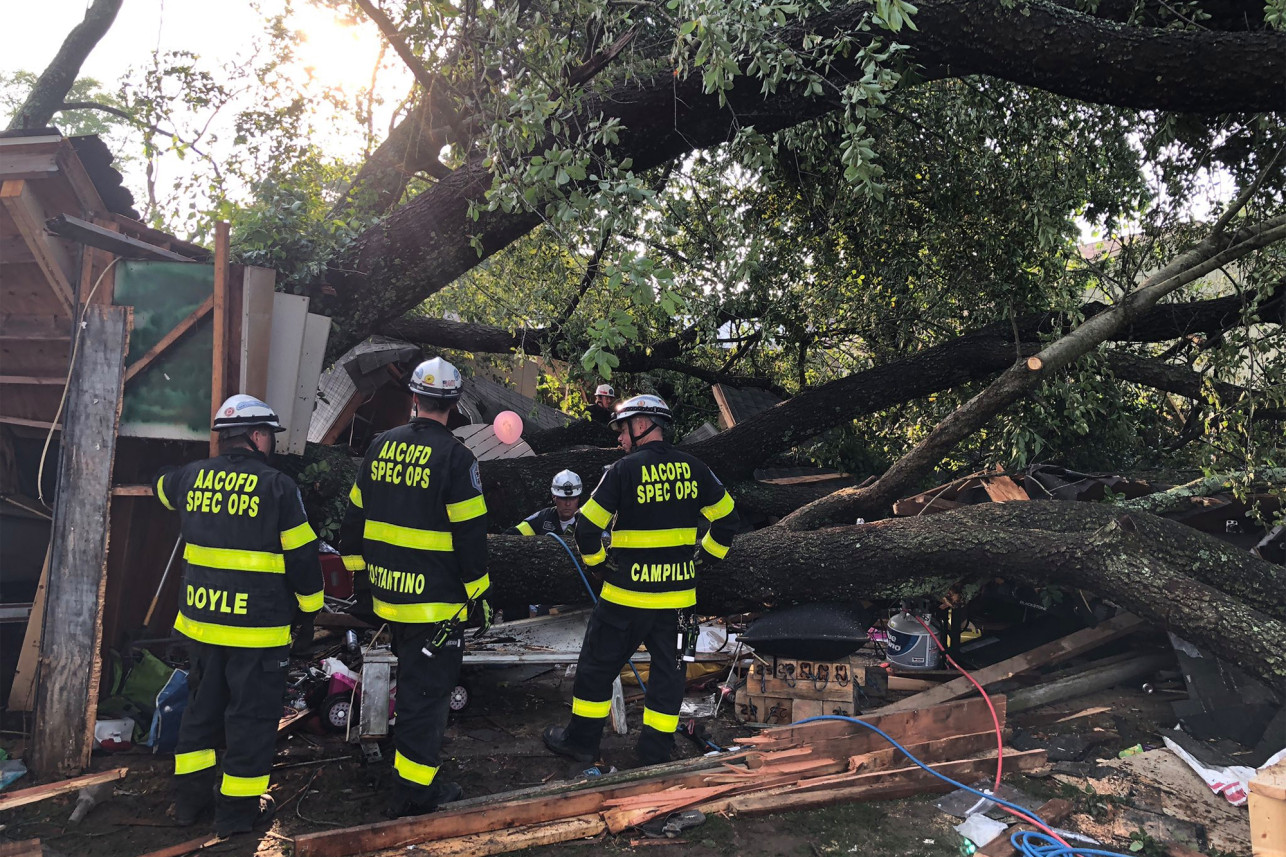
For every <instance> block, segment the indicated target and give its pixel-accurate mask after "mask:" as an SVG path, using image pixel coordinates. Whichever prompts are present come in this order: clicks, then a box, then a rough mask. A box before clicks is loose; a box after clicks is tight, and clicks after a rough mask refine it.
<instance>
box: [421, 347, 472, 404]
mask: <svg viewBox="0 0 1286 857" xmlns="http://www.w3.org/2000/svg"><path fill="white" fill-rule="evenodd" d="M407 386H408V387H410V388H411V392H412V393H415V394H416V395H417V396H427V397H428V398H430V399H443V400H444V401H448V402H453V401H455V400H456V399H458V398H460V389H461V388H462V387H463V386H464V380H463V379H462V378H461V377H460V370H459V369H457V368H455V367H454V366H452V365H451V364H450V363H448V362H447V361H445V360H443V359H442V358H441V357H434V358H433V359H432V360H425V361H424V362H423V363H421V364H420V365H419V366H416V367H415V371H414V372H412V373H411V380H410V381H408V382H407Z"/></svg>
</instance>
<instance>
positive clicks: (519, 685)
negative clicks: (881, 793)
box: [0, 668, 1249, 857]
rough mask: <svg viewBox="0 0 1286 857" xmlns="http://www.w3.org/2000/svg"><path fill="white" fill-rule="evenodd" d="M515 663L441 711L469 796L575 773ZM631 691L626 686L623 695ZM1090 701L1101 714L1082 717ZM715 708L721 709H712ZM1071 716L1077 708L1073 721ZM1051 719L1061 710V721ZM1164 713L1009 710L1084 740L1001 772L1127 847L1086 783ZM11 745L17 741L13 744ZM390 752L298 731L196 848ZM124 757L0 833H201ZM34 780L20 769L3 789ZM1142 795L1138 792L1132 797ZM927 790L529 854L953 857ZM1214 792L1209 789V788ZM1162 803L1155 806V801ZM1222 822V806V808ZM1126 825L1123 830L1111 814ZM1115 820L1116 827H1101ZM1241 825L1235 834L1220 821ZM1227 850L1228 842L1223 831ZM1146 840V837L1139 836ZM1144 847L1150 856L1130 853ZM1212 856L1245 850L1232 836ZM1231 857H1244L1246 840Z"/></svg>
mask: <svg viewBox="0 0 1286 857" xmlns="http://www.w3.org/2000/svg"><path fill="white" fill-rule="evenodd" d="M533 672H534V669H533V668H527V669H525V670H515V669H509V670H494V669H491V670H476V669H475V670H469V671H466V679H467V683H468V685H469V686H470V689H471V691H472V694H473V699H472V702H471V704H470V706H469V708H468V709H466V710H465V711H464V712H462V713H460V714H459V715H458V716H456V717H454V718H453V721H452V723H451V726H450V727H449V729H448V732H447V740H448V743H447V745H446V748H445V752H446V755H447V756H448V757H449V761H447V762H446V763H445V764H444V766H443V775H444V776H448V777H450V778H452V779H454V780H456V781H457V782H459V783H460V784H461V786H463V788H464V790H465V795H466V796H468V797H473V796H478V795H483V794H491V793H496V792H501V791H507V790H510V789H519V788H525V787H530V786H534V785H538V784H540V783H543V782H546V781H551V780H553V779H556V778H561V777H567V776H571V775H575V774H576V773H578V772H579V769H580V768H581V767H583V766H580V765H572V764H567V763H565V762H564V760H561V759H558V758H556V757H553V756H551V755H550V754H549V753H547V752H546V751H545V749H544V747H543V745H542V744H541V741H540V733H541V731H542V730H543V728H544V727H545V726H546V725H547V724H549V723H555V722H563V721H564V720H565V718H566V717H567V714H568V711H569V702H570V697H571V680H570V679H568V678H565V677H564V676H563V673H562V670H561V669H557V670H548V671H545V672H543V673H541V674H539V675H535V676H533V675H532V673H533ZM628 693H629V690H628V689H627V694H628ZM1096 708H1101V709H1104V710H1102V711H1098V712H1095V713H1091V714H1088V715H1084V714H1083V712H1085V711H1091V712H1094V710H1095V709H1096ZM725 711H726V709H725ZM1078 713H1082V716H1076V715H1077V714H1078ZM1069 715H1070V716H1071V717H1070V719H1065V720H1063V722H1059V720H1060V718H1068V717H1069ZM640 717H641V704H635V705H633V706H631V710H630V718H631V724H632V725H633V726H634V728H636V729H637V724H638V722H639V718H640ZM1170 722H1172V715H1171V714H1170V711H1169V705H1168V699H1166V698H1164V697H1160V696H1156V695H1148V694H1144V693H1142V692H1140V691H1135V690H1132V689H1120V688H1118V689H1115V690H1113V691H1109V692H1104V693H1101V694H1097V695H1095V696H1094V697H1093V698H1083V699H1080V700H1077V701H1076V702H1075V704H1064V705H1059V706H1049V707H1045V708H1041V709H1037V710H1035V711H1031V712H1026V713H1024V714H1023V715H1018V716H1015V717H1014V718H1012V719H1011V721H1010V723H1009V726H1010V727H1011V728H1014V729H1015V730H1016V734H1015V740H1018V739H1022V740H1028V741H1035V742H1036V743H1037V744H1039V743H1040V742H1046V743H1048V742H1050V741H1054V740H1056V739H1057V738H1058V736H1060V735H1061V736H1073V737H1075V738H1087V739H1088V740H1089V741H1090V743H1091V745H1092V746H1091V749H1090V751H1089V752H1088V753H1087V754H1086V755H1084V756H1083V758H1082V759H1081V761H1079V762H1070V763H1065V765H1064V766H1063V767H1062V771H1063V773H1059V772H1058V771H1059V766H1054V768H1053V770H1051V771H1046V772H1044V773H1043V775H1042V776H1040V777H1032V776H1022V775H1019V776H1013V777H1009V778H1007V781H1008V782H1010V783H1011V784H1012V785H1013V786H1015V787H1016V788H1019V789H1021V790H1022V791H1023V792H1025V793H1026V794H1027V795H1030V796H1031V798H1032V799H1033V802H1034V803H1033V806H1035V805H1038V804H1039V803H1040V802H1043V801H1044V800H1046V799H1048V798H1050V797H1067V798H1069V799H1072V800H1073V802H1074V803H1075V804H1076V807H1077V813H1076V814H1075V815H1073V816H1072V817H1071V818H1070V819H1069V820H1068V821H1066V822H1064V824H1063V825H1062V826H1064V827H1067V828H1069V829H1073V830H1077V829H1080V830H1088V831H1092V832H1093V834H1094V835H1096V836H1100V837H1104V838H1105V844H1106V845H1107V846H1108V847H1111V848H1115V849H1117V850H1119V851H1122V852H1127V853H1128V849H1129V846H1130V840H1129V838H1128V837H1129V834H1130V832H1131V831H1129V830H1127V829H1126V827H1128V824H1129V822H1128V819H1127V820H1126V821H1125V822H1123V823H1115V822H1113V818H1114V816H1116V815H1119V814H1120V813H1122V812H1124V811H1125V810H1126V809H1127V808H1128V807H1129V806H1130V805H1131V796H1132V789H1131V786H1130V783H1129V780H1128V777H1127V778H1126V781H1125V786H1124V788H1123V789H1120V791H1121V794H1112V795H1104V794H1100V793H1099V792H1097V791H1095V790H1094V787H1093V786H1092V785H1090V786H1089V789H1090V790H1089V791H1086V784H1091V783H1095V782H1099V780H1098V779H1096V777H1098V776H1099V775H1100V774H1104V773H1105V772H1104V771H1103V770H1102V769H1101V766H1100V765H1098V760H1103V759H1112V760H1115V759H1116V755H1117V753H1118V752H1119V750H1121V749H1123V748H1125V747H1130V746H1132V745H1134V744H1136V743H1142V744H1145V745H1149V744H1151V745H1159V744H1160V740H1159V739H1158V738H1156V737H1155V734H1154V730H1155V729H1157V728H1158V727H1159V726H1160V725H1167V724H1169V723H1170ZM739 734H745V730H744V729H742V728H741V727H738V726H737V725H736V724H735V723H733V722H732V721H731V720H722V719H721V721H720V722H719V723H718V724H716V725H715V726H714V727H713V729H712V735H713V737H714V739H715V740H716V741H718V742H720V743H724V744H727V743H731V742H732V740H733V739H735V738H736V737H737V735H739ZM10 737H11V736H5V739H4V740H0V746H4V747H5V748H6V749H8V750H9V751H10V752H11V753H13V752H14V751H15V750H18V749H20V747H19V746H18V745H17V743H16V742H15V741H13V740H9V739H10ZM634 737H635V735H634V733H631V734H630V735H627V736H624V737H617V736H610V737H609V738H608V739H607V740H606V741H605V743H604V755H605V757H606V760H607V762H609V763H610V764H615V765H617V766H618V767H622V768H624V767H630V766H632V765H633V764H634V762H633V758H632V752H631V750H632V746H633V741H634ZM18 740H20V739H18ZM678 752H679V754H681V755H685V756H692V755H696V754H697V753H698V752H699V751H698V749H697V747H696V746H695V745H694V744H692V743H691V742H688V741H686V740H684V739H682V738H680V739H679V746H678ZM391 755H392V754H391V749H390V750H389V751H388V752H387V753H386V760H385V761H384V762H383V763H375V764H369V765H368V764H363V763H361V762H360V761H359V756H360V754H359V753H358V752H357V750H356V749H355V748H354V747H352V746H351V745H347V744H345V743H343V741H342V739H341V738H339V737H336V736H330V735H322V734H316V733H314V732H313V731H310V730H307V729H301V730H299V731H297V732H296V733H294V734H292V735H290V737H288V738H286V739H284V740H282V741H281V743H280V744H279V752H278V758H277V766H276V768H275V769H274V771H273V776H272V793H273V795H274V796H275V798H276V800H277V806H278V811H277V816H276V818H275V820H274V821H273V823H272V826H271V828H270V829H269V830H267V832H265V833H263V834H253V835H245V836H242V837H237V838H235V839H232V840H228V841H226V842H222V843H219V844H217V845H213V846H210V847H208V848H206V849H205V850H204V851H203V852H202V853H203V854H210V855H220V857H223V855H238V857H239V856H240V855H263V857H286V855H289V854H290V853H291V846H290V842H289V838H290V837H292V836H294V835H297V834H302V833H308V832H313V831H319V830H325V829H331V828H336V827H341V826H350V825H357V824H364V823H369V822H374V821H380V820H382V816H381V815H380V811H381V809H382V808H383V806H384V801H385V792H386V789H387V787H388V786H389V783H390V779H391V769H390V762H389V761H388V758H389V757H391ZM120 766H127V767H128V768H129V769H130V772H129V775H128V777H127V778H126V779H125V780H123V781H122V782H121V783H120V784H119V785H118V787H117V788H116V790H115V795H114V796H113V797H112V798H111V799H110V800H109V801H108V802H106V803H104V804H102V805H101V806H98V807H96V808H95V809H94V811H93V812H92V813H91V814H90V815H89V817H88V818H86V819H85V820H84V821H83V822H81V823H80V824H79V825H75V826H73V825H69V824H68V823H67V818H68V816H69V815H70V813H71V810H72V808H73V807H74V805H75V795H74V794H73V795H69V796H65V797H59V798H53V799H49V800H46V801H43V802H40V803H37V804H32V805H29V806H26V807H21V808H19V809H16V810H13V811H11V812H9V813H7V814H6V817H4V818H0V825H2V826H3V827H2V829H0V842H3V841H6V840H14V839H27V838H31V837H39V838H40V839H41V840H42V843H43V844H44V847H45V852H44V853H45V854H46V855H68V857H73V855H74V856H75V857H80V855H83V857H107V855H112V857H136V855H143V854H146V853H148V852H150V851H153V850H156V849H160V848H163V847H166V846H170V845H175V844H177V843H181V842H185V841H188V840H191V839H193V838H195V837H198V836H201V835H202V834H203V833H204V832H206V831H207V830H208V827H206V826H204V825H198V826H197V827H193V828H178V827H175V826H173V825H172V824H170V823H169V822H168V821H167V819H166V817H165V814H164V812H165V808H166V806H167V805H168V794H167V789H168V778H169V773H170V771H171V768H172V760H171V757H169V756H164V757H153V756H152V755H150V754H148V753H146V752H143V751H131V752H127V753H118V754H111V755H108V754H100V753H96V754H95V757H94V764H93V768H94V770H103V769H109V768H113V767H120ZM31 784H32V783H31V782H30V781H28V780H27V779H26V778H24V779H22V780H19V781H18V782H17V783H15V784H14V785H13V786H11V787H10V788H22V787H25V786H28V785H31ZM1139 794H1140V795H1142V794H1143V793H1142V792H1139ZM936 799H937V796H926V797H923V798H917V799H911V800H901V801H891V802H885V803H869V804H853V805H847V806H837V807H832V808H828V809H822V810H815V811H809V812H797V813H785V814H781V815H777V816H769V817H762V818H722V817H712V818H710V819H708V820H707V822H706V824H704V825H703V826H701V827H698V828H695V829H692V830H689V831H687V832H686V833H685V835H684V838H683V839H682V840H671V841H667V842H666V843H665V844H659V845H658V844H649V845H637V846H632V845H631V839H632V837H630V836H628V835H622V836H619V837H608V838H606V839H594V840H587V841H583V842H577V843H567V844H564V845H559V846H549V847H546V848H539V849H532V850H530V851H528V852H524V853H528V854H533V855H535V854H547V853H553V852H554V851H555V850H558V851H559V852H560V853H561V852H567V853H572V854H575V853H581V854H598V853H603V852H607V853H626V852H629V853H634V852H641V853H644V854H649V853H661V854H685V855H688V854H690V855H707V854H709V855H715V854H718V855H724V854H738V855H741V857H769V855H801V857H808V855H832V854H835V855H839V854H878V855H881V857H884V855H888V857H896V855H907V857H912V855H925V857H927V856H928V855H948V854H954V855H959V854H961V853H962V852H961V849H960V846H961V840H960V837H959V836H958V835H957V834H956V833H955V832H954V831H953V830H952V829H951V828H952V826H953V825H954V824H956V823H957V822H958V820H957V819H954V818H952V817H950V816H948V815H946V814H945V813H943V812H940V811H939V810H938V809H936V808H935V807H934V805H933V801H934V800H936ZM1212 799H1213V798H1212ZM1141 800H1142V802H1143V803H1144V805H1145V806H1148V807H1152V808H1154V809H1157V808H1158V806H1156V805H1155V804H1156V802H1155V801H1150V800H1148V799H1145V798H1141ZM1167 811H1168V810H1167ZM1235 813H1239V814H1240V818H1241V824H1242V825H1243V826H1245V827H1246V830H1245V834H1244V835H1245V837H1246V840H1245V841H1247V842H1248V837H1249V828H1248V821H1246V818H1247V816H1246V811H1245V809H1244V808H1240V809H1236V810H1235ZM1231 818H1233V819H1234V820H1235V819H1236V818H1237V816H1236V815H1233V816H1231ZM1123 824H1124V825H1125V826H1122V825H1123ZM1114 831H1115V832H1114ZM1234 832H1239V831H1234ZM1221 841H1222V842H1223V843H1224V847H1225V849H1227V843H1228V842H1229V841H1232V842H1234V843H1235V842H1236V841H1239V840H1238V838H1237V837H1233V838H1231V839H1228V838H1225V839H1224V840H1221ZM1145 845H1147V846H1148V848H1149V849H1150V848H1152V847H1153V846H1155V843H1152V842H1150V841H1149V842H1145ZM400 853H405V854H415V853H423V854H429V853H431V848H429V847H426V848H424V849H419V848H415V847H412V848H408V849H403V850H402V851H401V852H400ZM1142 853H1144V854H1145V855H1148V854H1151V853H1156V854H1160V853H1162V852H1161V851H1159V850H1157V851H1150V850H1147V849H1145V850H1143V852H1142ZM1207 853H1212V854H1223V853H1234V854H1235V853H1243V852H1242V851H1241V849H1240V848H1237V847H1233V848H1231V849H1227V850H1225V851H1220V852H1215V851H1207ZM1244 853H1246V854H1249V847H1248V846H1247V847H1246V848H1245V851H1244Z"/></svg>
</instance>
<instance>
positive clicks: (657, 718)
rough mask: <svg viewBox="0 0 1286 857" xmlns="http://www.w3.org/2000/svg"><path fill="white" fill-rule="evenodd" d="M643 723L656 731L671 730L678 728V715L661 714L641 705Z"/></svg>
mask: <svg viewBox="0 0 1286 857" xmlns="http://www.w3.org/2000/svg"><path fill="white" fill-rule="evenodd" d="M643 725H644V726H651V727H652V728H653V729H655V730H656V731H657V732H673V731H675V730H676V729H678V728H679V715H677V714H662V713H661V712H659V711H653V710H652V709H650V708H648V707H647V706H646V705H645V706H643Z"/></svg>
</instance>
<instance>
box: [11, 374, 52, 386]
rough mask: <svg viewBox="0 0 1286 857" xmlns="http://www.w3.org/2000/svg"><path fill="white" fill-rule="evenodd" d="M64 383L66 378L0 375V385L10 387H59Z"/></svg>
mask: <svg viewBox="0 0 1286 857" xmlns="http://www.w3.org/2000/svg"><path fill="white" fill-rule="evenodd" d="M66 383H67V379H66V378H54V377H50V376H48V375H0V385H8V386H10V387H61V386H62V385H63V384H66Z"/></svg>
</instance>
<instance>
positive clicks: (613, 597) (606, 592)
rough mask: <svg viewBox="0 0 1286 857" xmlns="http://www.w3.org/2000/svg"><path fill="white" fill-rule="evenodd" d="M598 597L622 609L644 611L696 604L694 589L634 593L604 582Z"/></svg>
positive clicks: (674, 608) (673, 608) (675, 608)
mask: <svg viewBox="0 0 1286 857" xmlns="http://www.w3.org/2000/svg"><path fill="white" fill-rule="evenodd" d="M598 597H599V598H602V599H603V600H604V601H610V602H612V603H613V604H620V605H621V606H622V607H641V608H643V609H644V610H667V609H672V610H677V609H679V608H681V607H692V606H693V605H695V604H696V603H697V591H696V590H695V589H681V590H679V591H677V592H635V591H633V590H631V589H622V588H621V587H619V586H613V585H612V584H610V583H606V582H605V583H604V584H603V591H602V592H600V593H599V594H598Z"/></svg>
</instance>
